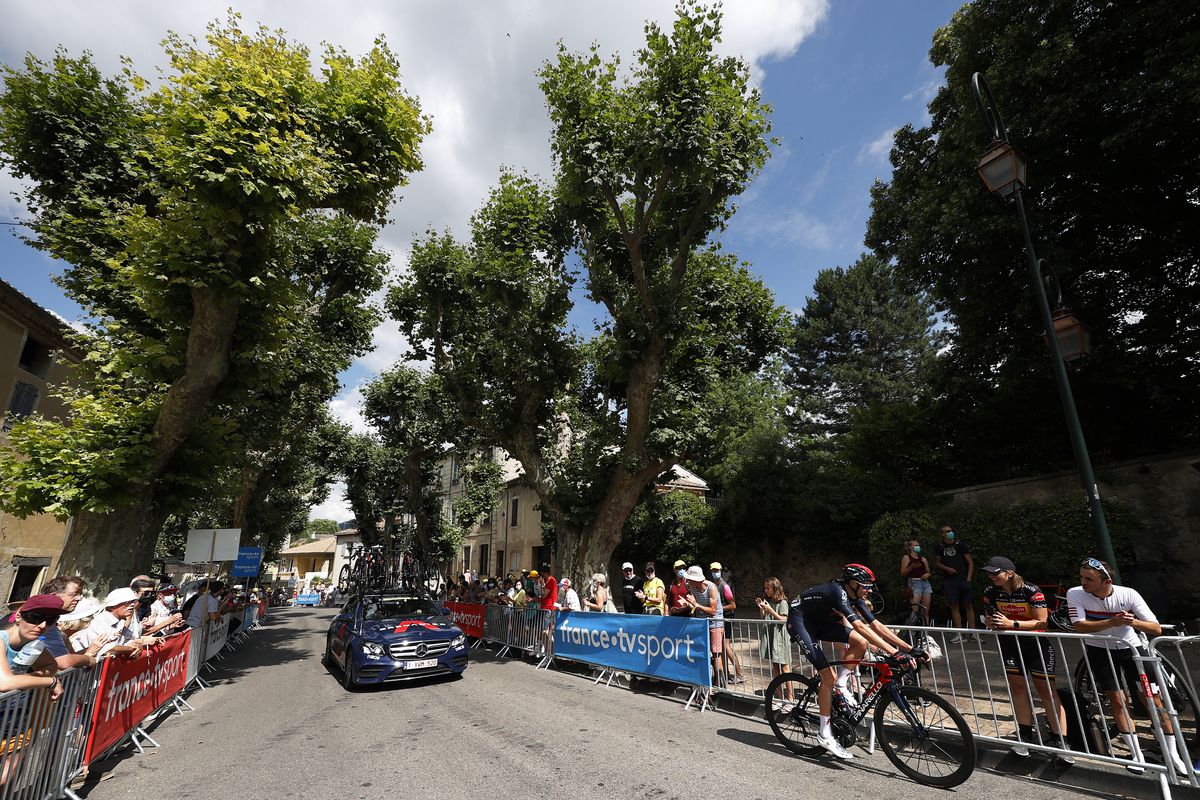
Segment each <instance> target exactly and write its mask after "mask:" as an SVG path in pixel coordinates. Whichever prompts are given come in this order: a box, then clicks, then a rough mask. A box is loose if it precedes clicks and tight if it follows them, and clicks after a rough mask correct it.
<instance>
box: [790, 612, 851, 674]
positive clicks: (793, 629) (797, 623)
mask: <svg viewBox="0 0 1200 800" xmlns="http://www.w3.org/2000/svg"><path fill="white" fill-rule="evenodd" d="M787 629H788V633H790V634H791V635H792V637H793V638H795V639H797V640H798V641H799V642H800V650H801V652H802V653H804V657H805V658H807V659H808V662H809V663H810V664H812V665H813V666H814V667H816V668H817V669H818V670H821V669H825V668H827V667H828V666H829V659H827V658H825V651H824V650H822V649H821V642H841V643H842V644H846V643H847V642H849V641H850V629H849V628H847V627H846V626H845V625H843V624H842V622H841V620H838V619H834V618H833V617H827V618H824V619H817V620H811V619H805V618H804V612H803V611H802V610H800V609H797V608H793V609H792V610H791V613H789V614H788V620H787Z"/></svg>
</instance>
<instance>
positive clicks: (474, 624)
mask: <svg viewBox="0 0 1200 800" xmlns="http://www.w3.org/2000/svg"><path fill="white" fill-rule="evenodd" d="M446 608H448V609H450V617H451V618H452V619H453V620H454V624H455V625H457V626H458V627H460V628H462V632H463V633H465V634H466V635H467V636H471V637H474V638H476V639H482V638H483V610H484V608H485V606H484V605H483V603H457V602H453V601H451V602H449V603H446Z"/></svg>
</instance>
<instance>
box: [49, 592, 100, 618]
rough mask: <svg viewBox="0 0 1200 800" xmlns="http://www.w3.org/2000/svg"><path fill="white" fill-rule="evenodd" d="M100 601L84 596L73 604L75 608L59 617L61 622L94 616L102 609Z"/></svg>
mask: <svg viewBox="0 0 1200 800" xmlns="http://www.w3.org/2000/svg"><path fill="white" fill-rule="evenodd" d="M102 610H103V609H102V607H101V605H100V601H99V600H97V599H96V598H94V597H85V598H83V599H82V600H80V601H79V605H77V606H75V610H74V611H71V612H69V613H67V614H63V615H62V616H61V617H59V618H58V619H59V621H61V622H75V621H76V620H80V619H87V618H88V617H91V616H95V615H96V613H97V612H99V611H102Z"/></svg>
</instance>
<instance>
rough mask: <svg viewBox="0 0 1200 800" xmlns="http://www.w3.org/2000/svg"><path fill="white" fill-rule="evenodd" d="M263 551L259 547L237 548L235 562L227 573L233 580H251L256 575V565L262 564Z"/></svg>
mask: <svg viewBox="0 0 1200 800" xmlns="http://www.w3.org/2000/svg"><path fill="white" fill-rule="evenodd" d="M262 556H263V549H262V548H261V547H239V548H238V557H237V561H235V562H233V569H231V570H230V571H229V575H230V577H233V578H253V577H255V576H257V575H258V565H259V564H261V563H262Z"/></svg>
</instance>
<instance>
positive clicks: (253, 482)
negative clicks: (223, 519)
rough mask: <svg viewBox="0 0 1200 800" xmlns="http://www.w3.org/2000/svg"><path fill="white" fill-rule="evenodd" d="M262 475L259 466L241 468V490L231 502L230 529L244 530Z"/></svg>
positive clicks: (249, 465) (250, 465)
mask: <svg viewBox="0 0 1200 800" xmlns="http://www.w3.org/2000/svg"><path fill="white" fill-rule="evenodd" d="M262 474H263V468H262V467H261V466H259V465H256V464H247V465H245V466H243V467H242V480H241V489H239V491H238V496H237V498H236V499H235V500H234V501H233V519H232V520H230V523H229V524H230V527H233V528H241V529H242V530H243V531H244V530H245V529H246V527H247V522H248V517H249V513H250V506H251V505H252V504H253V503H254V498H255V496H256V495H257V493H258V481H259V479H260V478H261V477H262ZM247 541H248V540H247Z"/></svg>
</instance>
